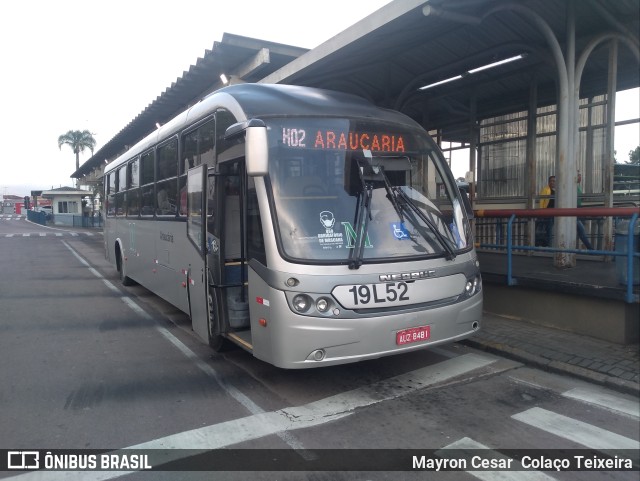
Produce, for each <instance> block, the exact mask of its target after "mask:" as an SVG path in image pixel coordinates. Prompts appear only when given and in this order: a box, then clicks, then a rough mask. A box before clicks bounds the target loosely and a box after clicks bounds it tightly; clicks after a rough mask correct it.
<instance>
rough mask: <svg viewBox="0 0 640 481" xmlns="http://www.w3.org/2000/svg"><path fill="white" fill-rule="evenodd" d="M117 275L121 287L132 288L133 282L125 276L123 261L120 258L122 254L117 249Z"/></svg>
mask: <svg viewBox="0 0 640 481" xmlns="http://www.w3.org/2000/svg"><path fill="white" fill-rule="evenodd" d="M117 267H118V273H119V274H120V282H121V283H122V285H123V286H132V285H134V284H135V281H134V280H133V279H131V277H129V276H127V275H126V268H125V264H124V259H123V258H122V253H121V252H120V250H119V249H118V261H117Z"/></svg>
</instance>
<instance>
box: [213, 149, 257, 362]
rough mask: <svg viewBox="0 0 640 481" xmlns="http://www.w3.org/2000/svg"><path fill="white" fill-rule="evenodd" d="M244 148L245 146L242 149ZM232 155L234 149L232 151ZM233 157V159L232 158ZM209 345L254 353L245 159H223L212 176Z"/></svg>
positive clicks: (219, 348)
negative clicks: (229, 342)
mask: <svg viewBox="0 0 640 481" xmlns="http://www.w3.org/2000/svg"><path fill="white" fill-rule="evenodd" d="M239 147H242V146H239ZM232 152H233V149H232ZM232 157H234V156H233V155H232ZM208 190H209V198H210V204H209V209H210V211H209V217H208V218H209V222H208V223H207V239H208V241H209V244H210V249H209V256H208V262H209V273H210V276H211V277H210V285H209V292H210V296H209V299H210V301H211V317H212V319H211V326H212V331H211V336H210V344H211V346H212V347H213V348H214V349H217V350H221V349H223V348H224V347H225V346H224V340H225V339H231V340H232V341H233V342H234V343H236V344H238V345H240V346H241V347H243V348H244V349H247V350H249V351H251V350H252V345H251V330H250V326H249V303H248V299H247V253H246V175H245V172H244V158H237V157H235V158H232V159H230V160H225V159H220V160H219V163H218V171H217V172H216V173H210V174H209V189H208Z"/></svg>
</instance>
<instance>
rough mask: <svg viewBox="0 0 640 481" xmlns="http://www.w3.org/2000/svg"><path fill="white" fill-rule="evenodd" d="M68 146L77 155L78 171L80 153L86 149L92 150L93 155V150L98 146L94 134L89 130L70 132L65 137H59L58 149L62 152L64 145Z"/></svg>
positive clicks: (77, 167)
mask: <svg viewBox="0 0 640 481" xmlns="http://www.w3.org/2000/svg"><path fill="white" fill-rule="evenodd" d="M65 144H66V145H68V146H69V147H71V150H73V153H74V154H76V171H77V170H78V169H79V168H80V152H84V150H85V149H89V150H91V154H93V148H94V147H95V146H96V139H94V138H93V134H92V133H91V132H89V131H88V130H82V131H80V130H70V131H69V132H67V133H66V134H64V135H61V136H60V137H58V147H59V148H60V150H62V146H63V145H65Z"/></svg>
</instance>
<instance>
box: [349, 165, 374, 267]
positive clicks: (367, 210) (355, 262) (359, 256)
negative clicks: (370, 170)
mask: <svg viewBox="0 0 640 481" xmlns="http://www.w3.org/2000/svg"><path fill="white" fill-rule="evenodd" d="M365 167H366V166H361V165H360V163H359V162H358V165H357V170H358V176H359V177H360V181H361V182H362V190H361V191H360V194H359V195H358V201H357V203H356V222H355V224H356V225H355V245H354V247H353V250H352V251H351V252H350V253H349V269H360V266H361V265H362V261H363V258H364V247H365V244H366V238H367V229H368V226H369V219H370V218H371V197H372V195H373V187H372V186H371V184H369V183H367V182H366V181H365V175H364V169H365Z"/></svg>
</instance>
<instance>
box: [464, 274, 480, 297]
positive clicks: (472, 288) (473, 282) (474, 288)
mask: <svg viewBox="0 0 640 481" xmlns="http://www.w3.org/2000/svg"><path fill="white" fill-rule="evenodd" d="M481 290H482V278H481V277H480V274H478V275H476V276H473V277H470V278H469V279H467V282H466V284H465V285H464V293H463V295H464V296H465V297H471V296H473V295H475V294H477V293H478V292H480V291H481Z"/></svg>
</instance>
